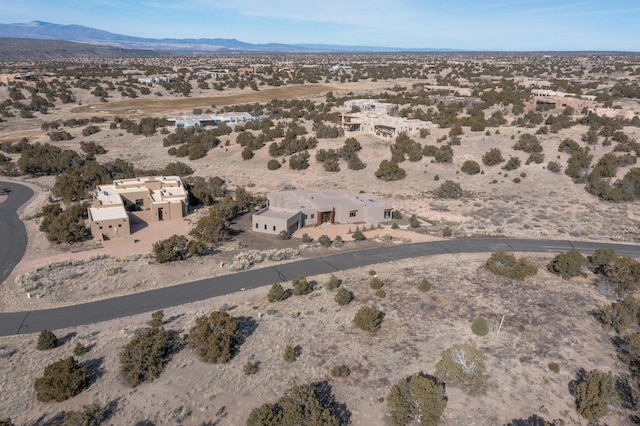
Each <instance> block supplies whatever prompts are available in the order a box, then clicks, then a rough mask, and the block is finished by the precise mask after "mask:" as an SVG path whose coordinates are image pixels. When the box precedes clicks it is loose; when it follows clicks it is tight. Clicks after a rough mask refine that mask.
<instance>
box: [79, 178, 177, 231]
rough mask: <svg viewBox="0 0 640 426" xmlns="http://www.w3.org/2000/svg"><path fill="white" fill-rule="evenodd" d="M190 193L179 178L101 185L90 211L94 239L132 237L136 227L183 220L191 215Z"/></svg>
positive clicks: (145, 179) (95, 192) (120, 180)
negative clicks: (137, 225)
mask: <svg viewBox="0 0 640 426" xmlns="http://www.w3.org/2000/svg"><path fill="white" fill-rule="evenodd" d="M187 205H188V197H187V191H186V190H185V189H184V186H183V185H182V181H181V180H180V178H179V177H178V176H146V177H140V178H133V179H118V180H114V181H113V184H111V185H98V186H97V187H96V189H95V191H94V192H93V203H92V204H91V206H90V207H89V209H88V210H89V223H90V227H91V235H92V236H93V238H94V239H97V240H105V239H111V238H116V237H127V236H129V235H131V224H132V223H150V222H158V221H164V220H176V219H182V218H183V217H184V215H185V214H186V213H187Z"/></svg>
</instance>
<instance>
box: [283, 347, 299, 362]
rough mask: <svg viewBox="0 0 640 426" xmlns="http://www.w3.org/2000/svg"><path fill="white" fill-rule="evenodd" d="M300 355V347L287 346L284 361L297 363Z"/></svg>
mask: <svg viewBox="0 0 640 426" xmlns="http://www.w3.org/2000/svg"><path fill="white" fill-rule="evenodd" d="M299 355H300V349H299V346H293V345H287V346H285V347H284V352H283V353H282V359H284V360H285V361H287V362H295V361H297V359H298V356H299Z"/></svg>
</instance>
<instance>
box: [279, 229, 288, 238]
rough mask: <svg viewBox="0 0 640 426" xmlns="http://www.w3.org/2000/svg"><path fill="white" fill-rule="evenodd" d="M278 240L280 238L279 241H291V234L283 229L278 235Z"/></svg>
mask: <svg viewBox="0 0 640 426" xmlns="http://www.w3.org/2000/svg"><path fill="white" fill-rule="evenodd" d="M278 238H280V239H281V240H290V239H291V234H290V233H289V231H287V230H284V229H283V230H282V231H280V233H279V234H278Z"/></svg>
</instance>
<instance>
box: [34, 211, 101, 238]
mask: <svg viewBox="0 0 640 426" xmlns="http://www.w3.org/2000/svg"><path fill="white" fill-rule="evenodd" d="M86 211H87V208H86V206H85V205H84V204H80V203H76V204H73V205H71V206H69V207H67V209H66V210H62V207H61V206H60V205H59V204H48V205H45V206H44V207H42V216H43V219H42V222H41V223H40V231H42V232H45V233H46V234H47V239H48V240H49V241H53V242H55V243H58V244H59V243H75V242H79V241H84V240H86V239H88V238H89V228H87V227H86V226H85V224H84V219H83V216H84V214H85V213H86Z"/></svg>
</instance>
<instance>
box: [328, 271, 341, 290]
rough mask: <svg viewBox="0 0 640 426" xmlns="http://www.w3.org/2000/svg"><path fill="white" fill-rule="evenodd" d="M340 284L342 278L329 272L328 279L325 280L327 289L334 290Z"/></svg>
mask: <svg viewBox="0 0 640 426" xmlns="http://www.w3.org/2000/svg"><path fill="white" fill-rule="evenodd" d="M340 284H342V280H341V279H340V278H338V277H336V276H335V275H333V274H331V276H330V277H329V281H327V284H326V285H327V290H335V289H336V288H338V287H340Z"/></svg>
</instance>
